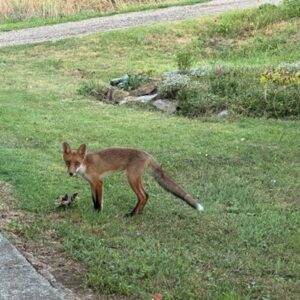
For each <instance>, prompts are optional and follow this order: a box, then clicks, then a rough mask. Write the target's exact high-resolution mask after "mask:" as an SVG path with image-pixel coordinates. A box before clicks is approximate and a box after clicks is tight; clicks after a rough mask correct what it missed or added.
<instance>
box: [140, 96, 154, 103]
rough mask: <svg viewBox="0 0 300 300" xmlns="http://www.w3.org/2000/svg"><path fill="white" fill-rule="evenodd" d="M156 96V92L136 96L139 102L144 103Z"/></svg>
mask: <svg viewBox="0 0 300 300" xmlns="http://www.w3.org/2000/svg"><path fill="white" fill-rule="evenodd" d="M157 96H158V94H153V95H145V96H140V97H137V100H138V101H139V102H142V103H146V102H149V101H152V100H156V99H157Z"/></svg>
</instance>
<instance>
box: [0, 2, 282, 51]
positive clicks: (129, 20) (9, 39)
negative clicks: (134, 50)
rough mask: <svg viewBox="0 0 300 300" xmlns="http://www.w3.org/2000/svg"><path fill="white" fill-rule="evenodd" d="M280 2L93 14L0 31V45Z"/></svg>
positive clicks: (219, 3)
mask: <svg viewBox="0 0 300 300" xmlns="http://www.w3.org/2000/svg"><path fill="white" fill-rule="evenodd" d="M281 2H282V1H281V0H212V1H210V2H208V3H202V4H195V5H188V6H176V7H169V8H164V9H156V10H149V11H142V12H133V13H126V14H119V15H114V16H108V17H100V18H93V19H88V20H83V21H78V22H68V23H62V24H57V25H48V26H41V27H36V28H29V29H22V30H14V31H9V32H2V33H1V32H0V47H5V46H10V45H21V44H33V43H40V42H45V41H56V40H60V39H64V38H67V37H72V36H82V35H87V34H91V33H95V32H103V31H109V30H114V29H120V28H128V27H135V26H140V25H147V24H157V23H160V22H167V21H174V20H183V19H189V18H196V17H200V16H209V15H216V14H219V13H222V12H226V11H232V10H237V9H245V8H251V7H257V6H259V5H261V4H264V3H272V4H279V3H281Z"/></svg>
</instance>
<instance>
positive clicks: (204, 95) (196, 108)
mask: <svg viewBox="0 0 300 300" xmlns="http://www.w3.org/2000/svg"><path fill="white" fill-rule="evenodd" d="M176 99H177V101H178V104H179V107H180V110H179V113H180V114H182V115H185V116H189V117H196V116H203V115H208V114H212V113H215V112H219V111H221V110H223V109H225V108H226V107H227V103H226V99H225V98H223V97H219V96H217V95H214V94H212V93H210V91H209V86H208V85H207V84H205V83H204V84H203V83H202V84H201V83H199V82H193V83H192V84H190V85H189V86H188V87H185V88H183V89H181V90H180V91H179V92H178V95H177V97H176Z"/></svg>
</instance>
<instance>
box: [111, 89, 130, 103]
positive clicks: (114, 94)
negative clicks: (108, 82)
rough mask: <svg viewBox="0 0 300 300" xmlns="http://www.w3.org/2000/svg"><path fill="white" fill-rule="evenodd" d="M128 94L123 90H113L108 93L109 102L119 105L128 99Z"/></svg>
mask: <svg viewBox="0 0 300 300" xmlns="http://www.w3.org/2000/svg"><path fill="white" fill-rule="evenodd" d="M128 96H129V93H128V92H126V91H123V90H119V89H114V90H112V91H111V92H110V95H109V100H110V101H111V102H112V103H115V104H118V103H120V102H121V101H122V100H123V99H124V98H126V97H128Z"/></svg>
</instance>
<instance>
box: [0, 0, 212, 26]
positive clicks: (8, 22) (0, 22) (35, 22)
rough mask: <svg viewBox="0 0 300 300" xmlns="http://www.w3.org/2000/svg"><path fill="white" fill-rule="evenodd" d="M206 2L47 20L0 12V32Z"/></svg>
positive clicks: (184, 0)
mask: <svg viewBox="0 0 300 300" xmlns="http://www.w3.org/2000/svg"><path fill="white" fill-rule="evenodd" d="M208 1H209V0H171V1H168V2H166V3H157V2H155V1H154V3H153V4H143V3H140V4H139V5H136V4H128V5H127V7H126V8H121V9H117V10H111V11H107V12H98V13H96V12H93V13H92V12H80V13H78V14H75V15H71V16H60V17H52V18H50V17H47V18H45V17H31V18H25V19H22V18H18V17H5V18H3V17H2V18H1V11H0V32H1V31H11V30H17V29H24V28H30V27H38V26H42V25H51V24H58V23H63V22H73V21H80V20H85V19H89V18H95V17H102V16H110V15H114V14H120V13H129V12H135V11H144V10H149V9H159V8H166V7H171V6H182V5H193V4H198V3H203V2H208Z"/></svg>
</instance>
